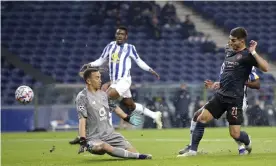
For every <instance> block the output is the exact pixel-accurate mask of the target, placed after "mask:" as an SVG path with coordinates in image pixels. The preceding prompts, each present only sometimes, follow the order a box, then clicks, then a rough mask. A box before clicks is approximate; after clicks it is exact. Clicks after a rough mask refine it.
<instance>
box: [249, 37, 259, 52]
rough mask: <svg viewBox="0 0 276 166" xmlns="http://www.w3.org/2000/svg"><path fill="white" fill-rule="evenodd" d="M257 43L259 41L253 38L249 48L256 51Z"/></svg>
mask: <svg viewBox="0 0 276 166" xmlns="http://www.w3.org/2000/svg"><path fill="white" fill-rule="evenodd" d="M257 45H258V43H257V42H256V41H254V40H251V41H250V42H249V48H248V50H249V51H250V52H251V53H252V52H254V51H255V50H256V47H257Z"/></svg>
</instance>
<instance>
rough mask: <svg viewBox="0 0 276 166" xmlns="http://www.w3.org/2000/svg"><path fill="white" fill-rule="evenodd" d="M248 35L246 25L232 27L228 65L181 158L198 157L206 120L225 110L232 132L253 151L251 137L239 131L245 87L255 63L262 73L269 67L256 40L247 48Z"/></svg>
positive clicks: (233, 135) (219, 114)
mask: <svg viewBox="0 0 276 166" xmlns="http://www.w3.org/2000/svg"><path fill="white" fill-rule="evenodd" d="M246 37H247V32H246V30H245V29H244V28H241V27H237V28H234V29H232V30H231V32H230V36H229V45H230V47H231V48H232V49H233V50H234V51H233V52H231V53H228V54H227V55H226V57H225V59H224V64H225V67H224V70H223V72H222V74H221V79H220V88H219V89H218V91H217V92H216V93H215V94H214V96H213V98H212V99H211V100H210V101H208V102H207V103H206V105H205V106H204V108H203V111H202V113H201V114H200V115H199V116H198V118H197V124H196V127H195V130H194V132H193V134H192V144H191V149H190V150H189V151H188V152H186V153H184V154H182V155H178V157H186V156H195V155H196V154H197V149H198V145H199V142H200V140H201V139H202V137H203V134H204V128H205V126H206V123H207V122H209V121H211V120H212V119H213V118H216V119H218V118H220V117H221V115H222V114H223V113H224V112H225V111H226V112H227V120H228V122H229V132H230V135H231V136H232V138H233V139H235V140H236V141H239V142H241V143H243V144H244V145H245V148H246V150H247V152H248V154H249V153H250V152H251V150H252V146H251V140H250V138H249V136H248V134H247V133H246V132H245V131H241V130H240V128H241V124H242V122H243V114H242V105H243V96H244V93H243V92H244V91H243V88H244V85H245V83H246V81H247V80H248V77H249V74H250V72H251V70H252V67H253V66H255V67H257V68H259V69H260V70H262V71H263V72H267V71H268V67H269V66H268V63H267V62H266V60H264V59H263V58H262V57H260V56H259V55H258V54H257V53H256V51H255V49H256V46H257V42H256V41H253V40H252V41H250V46H249V47H248V48H247V47H246Z"/></svg>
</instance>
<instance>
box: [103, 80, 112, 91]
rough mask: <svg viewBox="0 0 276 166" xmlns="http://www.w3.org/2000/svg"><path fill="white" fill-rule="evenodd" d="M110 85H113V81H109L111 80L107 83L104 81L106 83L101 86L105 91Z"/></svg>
mask: <svg viewBox="0 0 276 166" xmlns="http://www.w3.org/2000/svg"><path fill="white" fill-rule="evenodd" d="M110 85H111V81H109V82H107V83H104V84H103V85H102V87H101V90H102V91H104V92H106V91H107V89H108V88H109V87H110Z"/></svg>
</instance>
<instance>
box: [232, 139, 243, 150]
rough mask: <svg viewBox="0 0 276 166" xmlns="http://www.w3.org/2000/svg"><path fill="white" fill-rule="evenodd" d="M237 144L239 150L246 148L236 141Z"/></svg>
mask: <svg viewBox="0 0 276 166" xmlns="http://www.w3.org/2000/svg"><path fill="white" fill-rule="evenodd" d="M234 140H235V139H234ZM235 142H236V143H237V144H238V149H243V148H244V146H243V143H241V142H240V141H236V140H235Z"/></svg>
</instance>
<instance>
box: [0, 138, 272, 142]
mask: <svg viewBox="0 0 276 166" xmlns="http://www.w3.org/2000/svg"><path fill="white" fill-rule="evenodd" d="M127 140H129V141H133V142H187V141H190V140H189V139H175V138H157V139H149V138H129V139H127ZM253 140H254V142H256V141H258V142H274V141H276V139H273V140H271V139H269V140H267V138H253ZM66 141H70V139H64V138H56V139H44V138H41V139H10V140H3V139H2V141H1V142H66ZM202 141H203V142H232V141H233V139H225V138H222V139H203V140H202Z"/></svg>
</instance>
